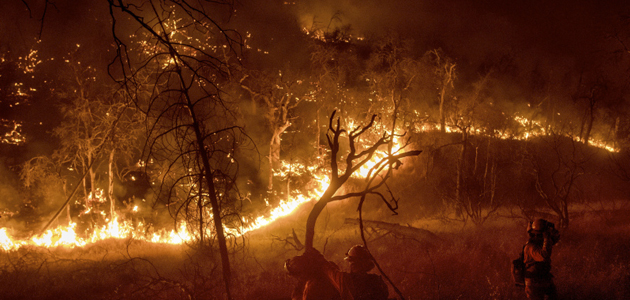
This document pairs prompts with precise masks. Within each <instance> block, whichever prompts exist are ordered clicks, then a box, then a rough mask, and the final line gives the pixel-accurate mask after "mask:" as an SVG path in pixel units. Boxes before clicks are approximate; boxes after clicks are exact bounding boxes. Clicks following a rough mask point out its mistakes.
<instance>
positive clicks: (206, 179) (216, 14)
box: [108, 0, 242, 299]
mask: <svg viewBox="0 0 630 300" xmlns="http://www.w3.org/2000/svg"><path fill="white" fill-rule="evenodd" d="M108 2H109V7H110V12H111V17H112V24H113V28H112V30H113V33H114V38H115V41H116V45H117V49H118V56H117V57H116V60H115V61H114V63H112V64H111V65H110V72H111V73H112V76H113V77H114V78H115V79H117V80H118V81H119V82H120V83H121V84H122V85H123V86H124V87H125V88H126V90H127V92H128V93H129V94H130V95H131V96H132V98H133V101H134V103H135V105H136V106H137V107H138V108H139V109H140V110H141V111H143V112H144V113H145V115H146V117H147V123H146V124H147V129H148V142H147V144H146V153H145V154H146V158H147V159H154V160H155V161H156V164H158V165H161V166H163V169H162V171H163V172H162V175H161V178H160V179H161V184H160V187H161V190H163V191H165V192H166V193H165V194H164V193H163V194H161V196H162V197H165V198H166V201H168V205H169V207H173V210H174V216H175V217H176V218H175V219H176V222H177V218H178V216H179V217H182V216H183V217H184V218H187V219H190V220H192V221H194V223H193V224H192V225H191V227H190V228H189V230H191V231H192V232H196V233H197V238H198V242H199V245H204V243H208V242H213V241H214V240H215V239H216V241H217V243H218V248H219V253H220V256H221V266H222V268H221V269H222V273H223V280H224V283H225V295H226V297H227V299H231V298H232V296H231V291H230V285H231V284H230V281H231V280H230V278H231V271H230V262H229V256H228V248H227V242H226V233H225V230H224V227H223V225H224V220H225V219H226V218H228V219H229V217H230V216H233V215H234V214H235V211H234V210H233V209H231V208H233V207H234V203H235V200H236V199H235V197H237V196H238V194H237V188H236V183H235V180H236V176H237V174H238V163H237V160H236V159H237V155H238V149H239V146H240V144H241V142H242V134H241V133H242V132H241V128H240V127H239V125H238V124H237V122H236V117H237V116H236V114H235V109H234V104H232V103H229V102H226V101H224V99H223V98H222V97H221V93H222V91H221V88H220V86H221V84H222V82H224V81H225V80H227V78H229V65H228V63H227V61H226V59H227V58H229V57H234V56H235V55H237V51H238V50H239V48H238V47H237V46H238V45H240V41H241V39H240V36H239V35H238V34H237V33H236V32H233V31H230V30H226V29H224V28H223V27H222V25H221V22H220V20H224V19H225V17H226V14H227V16H229V14H230V13H231V12H232V9H233V8H232V3H231V2H230V1H209V2H197V1H186V0H184V1H161V2H159V3H158V2H153V1H125V0H109V1H108ZM127 19H128V20H130V21H131V22H132V24H135V26H137V30H136V32H135V33H134V34H133V35H130V36H129V35H125V34H124V32H126V31H125V27H123V26H120V25H119V22H123V20H125V22H126V20H127ZM224 49H225V50H227V51H224ZM210 224H212V230H208V229H209V228H210V226H209V225H210ZM195 229H196V230H195ZM206 235H208V236H207V239H206Z"/></svg>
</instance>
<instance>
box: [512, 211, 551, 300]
mask: <svg viewBox="0 0 630 300" xmlns="http://www.w3.org/2000/svg"><path fill="white" fill-rule="evenodd" d="M527 233H528V234H529V240H528V241H527V244H525V246H524V247H523V252H522V254H521V257H522V259H523V263H524V277H525V293H526V294H527V298H528V299H531V300H539V299H540V300H544V299H545V297H547V298H546V299H549V300H554V299H557V292H556V286H555V284H554V282H553V275H552V274H551V251H552V248H553V246H554V245H555V244H556V242H557V241H558V239H559V233H558V231H557V230H556V229H555V225H554V224H553V223H551V222H549V221H547V220H544V219H537V220H535V221H533V222H530V223H529V224H528V226H527Z"/></svg>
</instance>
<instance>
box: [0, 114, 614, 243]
mask: <svg viewBox="0 0 630 300" xmlns="http://www.w3.org/2000/svg"><path fill="white" fill-rule="evenodd" d="M514 120H515V121H516V122H517V123H518V124H520V125H521V126H522V127H524V128H525V130H522V131H520V133H519V134H510V135H508V134H506V133H501V134H498V138H501V139H519V140H525V139H528V138H530V137H533V136H537V135H544V134H546V132H545V127H544V126H541V124H538V123H536V122H535V121H531V120H528V119H526V118H524V117H520V116H516V117H514ZM347 126H348V128H349V130H352V129H353V128H355V122H354V121H352V120H350V121H349V122H348V123H347ZM373 128H375V129H377V130H379V131H383V130H386V128H385V127H384V124H382V123H380V122H376V123H375V124H374V126H373ZM532 128H535V130H534V129H532ZM446 129H447V130H446V131H447V132H457V131H458V129H457V127H455V126H448V127H447V128H446ZM15 130H16V131H17V130H18V127H17V126H16V128H15ZM416 130H417V131H419V132H429V131H436V130H439V127H438V126H436V125H435V124H422V125H420V126H418V127H416ZM470 133H471V134H485V133H484V132H482V131H481V130H478V129H474V128H471V129H470ZM495 136H496V135H495ZM359 142H361V141H359ZM589 144H590V145H592V146H594V147H599V148H603V149H606V150H608V151H611V152H615V151H619V150H618V149H615V148H613V147H611V146H608V145H606V143H603V142H601V141H597V140H591V141H589ZM402 146H403V145H402V142H401V141H400V140H399V139H398V138H397V136H394V139H393V144H392V150H391V151H392V153H396V152H397V151H399V150H400V149H401V148H402ZM383 148H384V149H383V150H380V151H377V152H376V153H375V155H374V157H373V158H372V159H371V161H369V162H367V163H366V164H365V165H363V166H362V168H361V169H360V170H359V171H358V172H357V173H356V174H355V175H354V177H358V178H365V177H367V175H368V172H369V171H370V170H371V168H372V167H373V166H374V165H376V164H377V163H378V162H379V161H380V160H381V159H383V158H385V157H386V156H387V149H386V147H385V146H384V147H383ZM139 164H144V162H140V163H139ZM305 174H308V175H309V176H310V177H311V178H312V179H311V181H310V183H309V188H308V192H304V193H303V192H300V191H299V190H297V189H294V190H292V191H290V192H289V195H287V199H285V200H282V201H280V202H279V203H278V205H277V206H275V207H273V208H271V209H270V210H269V211H268V212H267V213H265V214H263V215H260V216H258V217H255V218H253V219H248V218H245V217H243V218H242V219H241V220H242V222H243V224H244V225H243V226H242V227H240V228H228V227H224V231H225V232H226V233H227V234H230V235H232V236H237V237H238V236H242V235H244V234H246V233H248V232H251V231H254V230H257V229H260V228H262V227H264V226H267V225H269V224H270V223H272V222H274V221H275V220H277V219H278V218H281V217H284V216H287V215H289V214H291V213H292V212H293V211H295V209H296V208H298V207H299V206H300V205H302V204H304V203H307V202H310V201H313V200H316V199H319V198H320V197H321V195H322V194H323V193H324V191H325V190H326V188H327V187H328V174H325V171H322V170H321V169H319V168H318V167H317V166H316V165H313V166H306V165H304V164H301V163H295V162H292V163H288V162H286V161H283V162H282V166H281V167H280V168H278V169H277V170H274V176H275V177H277V178H283V179H287V180H288V182H290V178H291V177H292V176H295V177H297V176H303V175H305ZM104 194H105V193H103V191H102V190H100V189H97V191H96V193H95V194H94V195H90V196H89V197H88V199H87V200H88V201H87V203H94V204H100V203H104V202H105V199H104V197H105V196H104ZM91 209H92V207H88V208H86V210H85V211H84V212H83V213H82V214H88V213H90V210H91ZM138 210H139V208H138V206H133V207H130V208H129V211H130V212H131V213H137V212H138ZM92 213H94V212H92ZM101 214H102V215H103V216H105V215H106V214H105V213H104V212H102V213H101ZM210 217H211V216H210ZM106 221H107V222H106V224H105V225H103V226H100V227H99V226H94V228H93V230H92V231H91V234H90V235H89V236H88V237H85V238H82V237H81V234H79V233H77V232H76V227H77V224H76V223H71V224H69V225H66V226H58V227H57V228H54V229H49V230H47V231H46V232H44V233H42V234H40V235H37V236H35V237H32V238H30V239H23V240H20V239H14V238H12V236H11V233H10V230H8V229H7V228H0V247H2V249H4V250H5V251H11V250H17V249H19V248H21V247H24V246H38V247H58V246H67V247H82V246H85V245H87V244H90V243H95V242H98V241H102V240H106V239H112V238H115V239H129V238H131V239H135V240H141V241H146V242H151V243H164V244H183V243H187V242H191V241H193V240H194V239H195V234H193V233H191V232H190V231H189V227H188V226H187V224H186V222H180V223H179V224H178V225H177V228H176V229H172V230H166V229H161V230H157V231H153V230H149V227H150V226H147V225H146V224H144V223H142V222H136V223H134V222H131V221H127V220H122V219H121V216H119V215H117V214H114V215H113V216H111V218H110V219H108V220H106ZM206 230H207V232H206V234H207V235H211V234H212V232H211V229H209V228H208V229H206Z"/></svg>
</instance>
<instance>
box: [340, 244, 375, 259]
mask: <svg viewBox="0 0 630 300" xmlns="http://www.w3.org/2000/svg"><path fill="white" fill-rule="evenodd" d="M371 258H372V256H371V255H370V252H368V250H367V249H366V248H365V247H364V246H363V245H356V246H352V247H351V248H350V249H349V250H348V252H346V258H345V260H347V261H349V262H356V261H363V260H368V261H369V260H371Z"/></svg>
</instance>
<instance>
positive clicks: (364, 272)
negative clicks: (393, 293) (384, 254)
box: [324, 245, 389, 300]
mask: <svg viewBox="0 0 630 300" xmlns="http://www.w3.org/2000/svg"><path fill="white" fill-rule="evenodd" d="M344 260H345V261H346V262H347V263H348V265H349V267H350V272H349V273H347V272H341V271H339V268H337V266H336V265H335V264H334V263H332V262H329V263H328V264H327V265H325V268H324V271H325V273H326V275H327V277H328V278H329V279H330V281H331V282H332V283H333V285H334V286H335V288H337V290H338V291H339V293H340V294H341V299H343V300H368V299H369V300H386V299H387V298H388V296H389V291H388V290H387V284H385V281H383V278H381V276H379V275H376V274H370V273H368V272H370V270H372V269H373V268H374V262H373V261H372V255H371V254H370V253H369V252H368V250H367V249H366V248H365V247H364V246H363V245H356V246H352V247H351V248H350V249H349V250H348V252H346V257H345V258H344Z"/></svg>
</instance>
